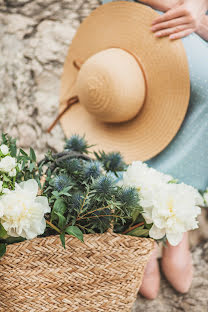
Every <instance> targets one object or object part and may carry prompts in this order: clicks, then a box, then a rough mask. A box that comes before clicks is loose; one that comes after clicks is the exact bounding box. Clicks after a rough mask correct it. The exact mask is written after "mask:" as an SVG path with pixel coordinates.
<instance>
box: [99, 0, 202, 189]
mask: <svg viewBox="0 0 208 312" xmlns="http://www.w3.org/2000/svg"><path fill="white" fill-rule="evenodd" d="M126 1H131V0H126ZM106 2H112V0H104V1H103V3H106ZM158 13H160V14H162V12H158ZM182 41H183V44H184V47H185V50H186V53H187V57H188V62H189V70H190V81H191V97H190V102H189V108H188V111H187V114H186V117H185V120H184V122H183V124H182V126H181V128H180V130H179V132H178V133H177V135H176V136H175V138H174V139H173V140H172V141H171V143H170V144H169V145H168V146H167V147H166V148H165V150H163V151H162V152H161V153H160V154H158V155H157V156H156V157H154V158H152V159H150V160H148V161H147V162H146V163H147V164H148V165H149V166H151V167H153V168H155V169H157V170H159V171H161V172H164V173H167V174H170V175H172V176H173V177H174V178H177V179H178V180H179V181H180V182H184V183H187V184H190V185H192V186H194V187H196V188H198V189H200V190H205V189H206V187H208V43H207V42H206V41H204V40H203V39H201V38H200V37H199V36H198V35H197V34H195V33H193V34H191V35H189V36H188V37H185V38H183V39H182Z"/></svg>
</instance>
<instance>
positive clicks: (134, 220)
mask: <svg viewBox="0 0 208 312" xmlns="http://www.w3.org/2000/svg"><path fill="white" fill-rule="evenodd" d="M140 213H141V211H140V210H139V209H134V210H133V211H132V214H131V217H132V223H135V222H136V220H137V218H138V217H139V215H140Z"/></svg>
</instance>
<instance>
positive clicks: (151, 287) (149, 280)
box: [139, 243, 160, 299]
mask: <svg viewBox="0 0 208 312" xmlns="http://www.w3.org/2000/svg"><path fill="white" fill-rule="evenodd" d="M157 248H158V247H157V244H156V243H155V249H154V251H153V252H152V254H151V257H150V260H149V262H148V264H147V266H146V269H145V273H144V277H143V281H142V285H141V287H140V289H139V293H140V294H141V295H143V296H144V297H146V298H147V299H155V298H156V297H157V294H158V291H159V288H160V271H159V265H158V261H157Z"/></svg>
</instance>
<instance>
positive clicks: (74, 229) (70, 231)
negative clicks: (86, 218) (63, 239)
mask: <svg viewBox="0 0 208 312" xmlns="http://www.w3.org/2000/svg"><path fill="white" fill-rule="evenodd" d="M65 232H66V233H67V234H69V235H73V236H75V237H76V238H78V239H79V240H80V241H81V242H84V237H83V233H82V231H81V230H80V229H79V228H78V227H77V226H73V225H72V226H68V227H67V228H66V230H65Z"/></svg>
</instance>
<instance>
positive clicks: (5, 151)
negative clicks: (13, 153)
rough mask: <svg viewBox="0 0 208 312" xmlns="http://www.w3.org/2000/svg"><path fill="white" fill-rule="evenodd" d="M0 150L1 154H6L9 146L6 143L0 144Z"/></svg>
mask: <svg viewBox="0 0 208 312" xmlns="http://www.w3.org/2000/svg"><path fill="white" fill-rule="evenodd" d="M0 150H1V152H2V154H3V155H7V154H8V153H9V148H8V146H7V145H6V144H2V145H1V146H0Z"/></svg>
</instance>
